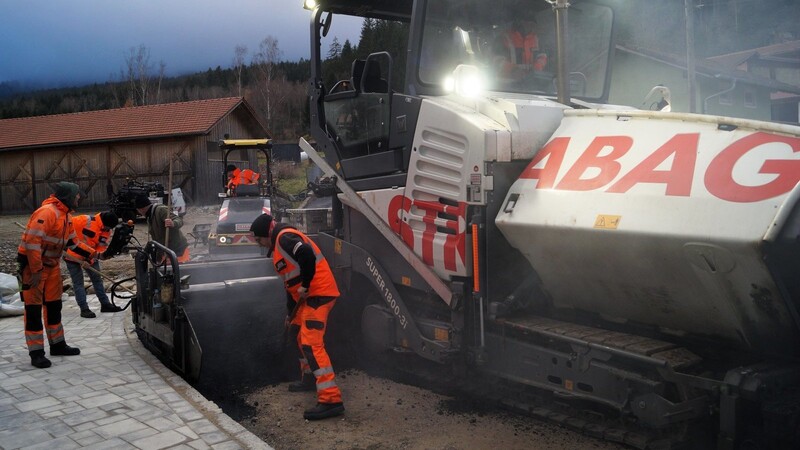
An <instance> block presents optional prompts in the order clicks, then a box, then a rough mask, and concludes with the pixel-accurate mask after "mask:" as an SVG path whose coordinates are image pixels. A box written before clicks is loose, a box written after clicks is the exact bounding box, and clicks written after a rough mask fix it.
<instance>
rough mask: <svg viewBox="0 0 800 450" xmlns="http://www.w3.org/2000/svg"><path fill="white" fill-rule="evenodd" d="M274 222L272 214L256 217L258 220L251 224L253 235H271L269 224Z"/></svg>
mask: <svg viewBox="0 0 800 450" xmlns="http://www.w3.org/2000/svg"><path fill="white" fill-rule="evenodd" d="M271 224H272V216H270V215H269V214H262V215H260V216H258V217H256V220H254V221H253V223H252V224H251V225H250V231H252V232H253V236H258V237H269V226H270V225H271Z"/></svg>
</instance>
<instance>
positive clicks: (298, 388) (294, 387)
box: [289, 375, 317, 392]
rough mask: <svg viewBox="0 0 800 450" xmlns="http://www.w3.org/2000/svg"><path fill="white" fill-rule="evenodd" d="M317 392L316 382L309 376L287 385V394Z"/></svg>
mask: <svg viewBox="0 0 800 450" xmlns="http://www.w3.org/2000/svg"><path fill="white" fill-rule="evenodd" d="M316 390H317V380H315V379H314V377H313V376H311V375H303V379H301V380H300V381H294V382H292V383H289V392H312V391H316Z"/></svg>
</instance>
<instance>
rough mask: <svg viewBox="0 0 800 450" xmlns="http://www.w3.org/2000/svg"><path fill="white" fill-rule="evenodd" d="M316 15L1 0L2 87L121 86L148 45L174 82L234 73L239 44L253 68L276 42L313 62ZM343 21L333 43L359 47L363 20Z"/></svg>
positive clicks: (269, 9) (265, 4)
mask: <svg viewBox="0 0 800 450" xmlns="http://www.w3.org/2000/svg"><path fill="white" fill-rule="evenodd" d="M310 15H311V13H310V12H309V11H307V10H305V9H303V7H302V0H225V1H219V0H216V1H212V0H161V1H156V0H135V1H120V0H56V1H53V0H19V1H14V0H0V82H7V81H18V82H20V83H23V84H26V85H27V84H36V85H39V86H44V87H54V86H63V85H78V84H85V83H91V82H105V81H108V80H110V79H112V77H114V78H115V79H118V78H119V76H120V70H122V69H123V68H124V67H125V57H126V55H128V54H129V52H130V49H131V48H132V47H139V46H140V45H144V46H145V47H147V48H148V49H149V50H150V63H151V64H152V66H153V67H154V68H156V70H157V68H158V66H159V62H160V61H163V62H164V63H165V64H166V72H167V76H174V75H180V74H184V73H190V72H196V71H203V70H206V69H208V68H209V67H211V68H215V67H216V66H221V67H223V68H226V67H230V66H231V65H232V61H233V56H234V48H235V47H236V46H237V45H244V46H246V47H247V48H248V55H247V62H249V61H250V58H251V57H252V55H253V54H254V53H256V52H257V51H258V45H259V43H260V42H261V41H262V40H263V39H264V38H265V37H267V36H268V35H271V36H273V37H275V38H276V39H277V40H278V44H279V47H280V49H281V50H282V52H283V59H284V60H297V59H299V58H300V57H305V58H307V57H308V55H309V38H308V35H309V21H310ZM338 19H340V20H338V21H337V20H334V26H333V27H332V31H331V33H330V34H329V36H328V39H327V41H330V39H331V38H332V37H333V36H334V35H336V34H337V33H338V38H339V40H340V41H341V42H342V43H343V42H344V40H345V39H350V40H351V42H353V43H354V44H355V43H357V42H358V36H359V34H360V23H361V22H360V20H357V19H354V18H338ZM341 19H345V20H341ZM337 25H338V26H337ZM326 51H327V46H326V47H325V49H324V52H326Z"/></svg>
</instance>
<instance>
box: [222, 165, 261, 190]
mask: <svg viewBox="0 0 800 450" xmlns="http://www.w3.org/2000/svg"><path fill="white" fill-rule="evenodd" d="M260 177H261V174H259V173H256V172H253V171H252V170H250V169H244V170H241V169H235V170H234V171H233V176H232V177H231V179H230V180H228V188H229V189H230V188H235V187H236V186H238V185H240V184H256V183H257V182H258V179H259V178H260Z"/></svg>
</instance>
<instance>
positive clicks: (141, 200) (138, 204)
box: [133, 194, 151, 209]
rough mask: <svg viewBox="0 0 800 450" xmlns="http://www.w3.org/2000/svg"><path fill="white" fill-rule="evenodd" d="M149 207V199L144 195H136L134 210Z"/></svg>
mask: <svg viewBox="0 0 800 450" xmlns="http://www.w3.org/2000/svg"><path fill="white" fill-rule="evenodd" d="M150 205H151V203H150V197H148V196H147V195H146V194H139V195H137V196H136V199H135V200H134V202H133V206H134V207H135V208H136V209H139V208H144V207H145V206H150Z"/></svg>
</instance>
